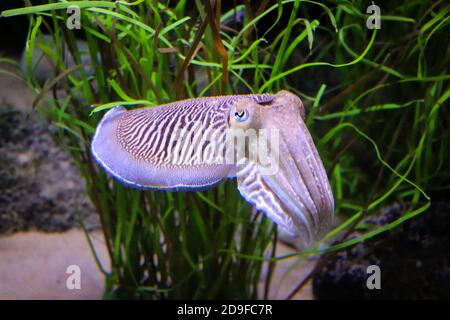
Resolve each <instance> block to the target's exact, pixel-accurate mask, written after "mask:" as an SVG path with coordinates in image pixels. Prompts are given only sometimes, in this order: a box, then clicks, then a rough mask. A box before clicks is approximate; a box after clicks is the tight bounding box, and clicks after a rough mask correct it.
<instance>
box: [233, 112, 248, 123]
mask: <svg viewBox="0 0 450 320" xmlns="http://www.w3.org/2000/svg"><path fill="white" fill-rule="evenodd" d="M234 115H235V116H236V117H237V118H238V121H245V120H247V118H248V115H247V113H246V112H245V111H242V112H241V113H239V112H235V113H234Z"/></svg>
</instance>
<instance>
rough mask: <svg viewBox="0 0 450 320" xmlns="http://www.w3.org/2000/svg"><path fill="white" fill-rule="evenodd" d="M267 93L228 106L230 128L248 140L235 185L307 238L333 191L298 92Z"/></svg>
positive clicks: (325, 213) (329, 209)
mask: <svg viewBox="0 0 450 320" xmlns="http://www.w3.org/2000/svg"><path fill="white" fill-rule="evenodd" d="M272 98H273V99H272V100H270V101H265V102H264V103H257V102H255V100H252V99H242V100H240V101H238V102H237V103H235V105H234V106H232V108H231V109H230V113H229V120H228V121H229V126H230V129H231V130H232V131H240V132H241V134H242V131H244V138H246V139H247V140H250V141H247V143H246V144H245V147H244V150H238V151H241V152H240V155H239V156H238V157H237V166H236V167H237V168H236V177H237V180H238V189H239V191H240V193H241V194H242V196H243V197H244V198H245V199H246V200H247V201H248V202H250V203H251V204H253V205H254V206H255V207H256V208H257V209H258V210H261V211H263V212H264V213H266V214H267V215H268V217H270V218H271V219H272V220H273V221H274V222H276V223H277V224H278V226H279V227H280V228H281V229H282V230H283V231H285V232H286V233H288V234H289V235H291V236H300V237H302V238H303V239H304V240H305V244H310V243H311V242H312V241H313V240H314V239H315V238H317V237H318V236H319V235H321V234H322V233H323V231H324V230H326V229H327V228H328V227H329V225H330V223H331V221H332V219H333V214H334V200H333V195H332V192H331V188H330V184H329V181H328V178H327V175H326V172H325V169H324V167H323V164H322V161H321V159H320V157H319V154H318V152H317V149H316V147H315V145H314V142H313V140H312V137H311V135H310V133H309V131H308V129H307V127H306V125H305V121H304V117H305V110H304V107H303V104H302V102H301V100H300V98H299V97H297V96H296V95H294V94H292V93H290V92H288V91H280V92H279V93H277V94H275V95H272ZM249 131H251V133H248V132H249ZM255 134H256V137H257V139H256V140H255V139H254V137H255ZM238 153H239V152H238Z"/></svg>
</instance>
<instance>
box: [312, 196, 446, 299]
mask: <svg viewBox="0 0 450 320" xmlns="http://www.w3.org/2000/svg"><path fill="white" fill-rule="evenodd" d="M404 212H405V208H404V207H402V206H400V205H394V206H392V207H389V208H386V209H385V210H382V211H381V212H380V214H379V215H378V216H377V217H371V218H369V219H366V221H365V222H366V223H370V224H375V225H378V226H381V225H386V224H388V223H389V222H391V221H394V220H395V219H397V218H399V217H400V216H402V214H403V213H404ZM359 234H360V233H359V232H354V234H353V237H355V236H357V235H359ZM449 248H450V204H448V203H434V204H432V205H431V207H430V208H429V209H428V210H427V211H426V212H424V213H422V214H420V215H419V216H416V217H414V218H413V219H411V220H408V221H406V222H405V223H403V224H401V225H399V226H398V227H396V228H394V229H393V230H390V231H388V232H385V233H382V234H380V235H378V236H376V237H374V238H372V239H370V240H368V241H365V242H364V243H360V244H357V245H355V246H352V247H350V248H348V249H346V250H344V251H342V252H340V253H338V254H337V255H336V256H335V257H334V258H333V259H332V260H331V261H330V262H329V263H328V264H327V265H326V266H325V267H324V268H323V269H322V270H321V271H320V272H318V273H317V274H316V275H315V277H314V279H313V293H314V296H315V298H316V299H448V298H449V297H450V250H449ZM369 265H378V266H379V267H380V271H381V289H380V290H377V289H373V290H369V289H368V288H367V286H366V281H367V279H368V277H369V276H370V275H371V274H368V273H367V267H368V266H369Z"/></svg>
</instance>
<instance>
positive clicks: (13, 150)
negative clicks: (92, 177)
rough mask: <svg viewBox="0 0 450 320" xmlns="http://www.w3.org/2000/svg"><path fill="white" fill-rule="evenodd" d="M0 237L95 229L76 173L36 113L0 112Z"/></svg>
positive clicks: (96, 224)
mask: <svg viewBox="0 0 450 320" xmlns="http://www.w3.org/2000/svg"><path fill="white" fill-rule="evenodd" d="M0 110H1V111H0V233H12V232H16V231H20V230H29V229H37V230H41V231H63V230H67V229H69V228H71V227H72V226H75V225H78V223H77V219H78V217H79V218H81V219H83V221H84V222H85V223H86V224H87V227H88V228H89V229H96V228H98V227H99V226H100V223H99V219H98V217H97V214H96V212H95V210H94V208H93V206H92V204H91V203H90V201H89V199H88V198H87V196H86V191H85V185H84V181H83V179H82V177H81V176H80V173H79V171H78V169H77V167H76V166H75V164H74V163H73V161H72V160H71V158H70V155H69V154H68V153H66V152H63V151H62V150H61V148H60V147H59V146H58V145H56V143H55V142H54V141H53V140H52V137H51V135H50V133H49V131H48V130H49V129H48V128H47V126H45V125H44V124H43V123H42V122H40V121H39V120H38V119H37V117H36V116H35V114H29V115H25V114H23V113H21V112H18V111H15V110H12V109H7V108H3V109H0Z"/></svg>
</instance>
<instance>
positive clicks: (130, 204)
mask: <svg viewBox="0 0 450 320" xmlns="http://www.w3.org/2000/svg"><path fill="white" fill-rule="evenodd" d="M215 3H216V6H213V2H209V1H206V2H201V1H195V6H194V5H191V2H189V3H188V2H187V1H178V2H177V3H176V4H173V3H171V2H170V1H157V2H155V1H150V0H139V1H136V2H133V3H126V2H124V1H117V2H114V1H71V2H69V1H49V3H48V4H46V5H43V6H28V7H24V8H20V9H14V10H9V11H6V12H3V13H2V15H3V18H7V17H10V16H14V15H19V14H28V15H29V19H30V31H29V36H28V40H27V49H26V51H25V55H24V62H25V65H26V66H27V69H28V70H27V71H28V72H27V75H28V81H29V83H30V85H31V86H32V87H34V88H36V90H37V91H38V92H39V93H40V95H39V97H38V99H37V100H36V101H35V105H36V106H37V105H38V104H39V102H41V101H42V100H43V99H45V101H46V104H47V106H46V107H40V108H38V110H40V111H42V112H44V113H45V114H46V115H47V116H48V118H49V119H51V120H52V123H53V125H54V126H56V127H57V128H58V132H57V134H56V138H58V139H60V141H62V142H64V143H65V144H66V145H67V146H68V149H69V150H70V152H71V154H72V156H73V159H75V161H76V163H77V164H78V166H79V168H80V170H81V172H82V174H83V176H84V177H85V179H86V183H87V188H88V193H89V196H90V198H91V199H92V202H93V203H94V205H95V207H96V209H97V211H98V212H99V214H100V217H101V220H102V226H103V232H104V235H105V240H106V244H107V248H108V251H109V254H110V257H111V268H110V270H111V271H110V272H106V271H104V272H105V274H106V276H107V283H106V288H105V297H108V298H121V297H128V298H130V297H139V298H154V299H158V298H206V299H212V298H255V297H257V295H258V285H259V281H260V278H261V270H262V267H263V265H264V263H268V266H269V268H268V272H267V277H265V279H264V290H263V291H264V294H263V297H267V296H268V294H269V293H270V283H271V274H272V270H273V268H274V265H275V264H276V263H277V261H279V260H281V259H289V258H290V259H294V258H295V259H299V261H301V259H303V258H304V257H305V256H306V255H308V254H312V253H324V252H325V253H326V254H325V255H324V258H323V259H326V258H327V256H329V255H332V254H333V253H334V252H336V251H338V250H340V249H342V248H345V247H348V246H351V245H353V244H355V243H359V242H362V241H364V240H365V239H368V238H371V237H374V236H376V235H377V234H379V233H381V232H384V231H386V230H389V229H392V228H395V227H396V226H397V225H399V224H401V223H402V222H404V221H405V220H407V219H411V218H413V217H414V216H416V215H418V214H420V213H422V212H424V211H425V210H426V209H427V208H428V206H429V203H430V194H431V195H432V196H433V197H434V198H437V199H439V198H440V197H441V198H445V197H444V195H445V192H446V191H447V190H448V185H447V184H448V178H449V174H450V170H449V168H448V161H447V159H448V157H449V149H448V139H449V138H450V137H449V132H448V130H447V129H446V128H447V127H448V123H449V116H448V112H447V113H446V112H445V111H444V108H443V106H444V104H445V103H446V102H447V100H448V98H449V97H450V89H449V85H448V84H449V79H450V75H449V73H448V69H449V64H450V61H449V57H450V54H449V46H448V41H447V35H448V31H449V30H448V28H449V19H448V17H449V6H448V5H446V4H445V3H444V1H436V2H431V1H416V2H410V1H406V0H403V1H397V2H395V3H389V4H384V3H383V5H381V10H382V11H381V29H370V28H368V27H367V24H366V20H367V18H368V16H367V15H366V5H367V4H366V3H365V2H363V1H359V0H354V1H346V0H337V1H334V0H333V1H320V2H319V1H306V0H305V1H293V0H285V1H281V0H280V1H276V2H273V3H272V2H270V1H261V3H251V2H250V1H243V4H240V5H234V6H231V7H230V4H227V5H226V4H225V2H221V1H215ZM74 4H76V5H77V7H76V8H79V9H80V10H79V13H80V19H81V20H80V24H81V29H80V31H78V32H79V33H82V36H83V37H84V39H85V46H84V45H80V42H79V41H78V40H77V38H76V33H75V32H74V30H70V29H69V28H68V27H67V22H68V21H70V19H72V18H73V15H74V12H75V13H76V12H77V11H76V9H75V11H70V10H69V12H68V10H67V9H68V8H69V6H71V5H74ZM44 31H45V32H47V33H49V35H50V39H51V41H50V43H48V42H43V41H40V39H41V38H42V37H43V33H44ZM38 48H39V49H40V50H41V52H42V53H44V54H45V55H46V56H47V57H49V58H50V61H51V64H52V65H53V72H54V75H53V77H52V79H48V80H47V81H46V82H45V83H44V84H43V85H41V84H39V83H38V82H37V81H36V79H35V78H34V76H33V75H34V73H33V68H34V66H35V65H36V64H33V53H35V50H37V49H38ZM66 52H69V53H70V56H71V57H72V59H73V64H71V65H69V64H68V63H67V59H66V57H67V54H66ZM86 61H89V62H88V63H86ZM281 89H287V90H289V91H292V92H294V93H296V94H297V95H299V96H300V97H302V99H303V101H304V102H305V104H306V106H307V110H308V112H307V118H306V123H307V125H308V127H309V129H310V131H311V132H312V135H313V137H314V138H315V141H316V144H317V147H318V150H319V153H320V155H321V157H322V159H323V162H324V165H325V168H326V169H327V171H328V175H329V177H330V179H331V185H332V188H333V193H334V196H335V199H336V215H337V217H338V220H337V221H338V223H337V225H336V227H335V228H334V229H333V230H332V231H331V232H330V233H328V235H327V236H326V237H325V239H324V241H323V244H326V243H330V241H331V240H332V239H333V240H336V241H337V242H336V243H335V244H333V245H322V246H319V244H317V245H316V246H313V247H311V248H309V249H305V250H302V251H299V252H297V253H295V254H292V255H289V256H277V255H276V250H271V251H270V252H269V256H264V252H266V250H267V248H268V247H269V245H270V243H275V242H276V240H277V234H276V231H275V229H274V228H273V225H272V224H271V223H270V222H269V221H268V220H267V219H264V218H262V217H261V216H260V215H259V214H253V215H252V214H251V212H250V211H251V207H250V206H249V205H248V204H246V203H245V201H243V200H241V198H240V196H239V195H238V193H237V191H236V189H237V188H236V182H235V181H232V180H231V181H228V182H227V183H225V184H223V185H220V186H219V187H218V188H216V189H211V190H207V191H201V192H200V191H199V192H195V193H173V192H158V191H145V192H143V191H136V190H130V189H127V188H124V187H123V186H122V185H121V184H119V183H116V182H114V181H112V180H111V179H110V178H109V177H108V176H107V175H106V174H105V173H104V172H102V171H99V170H98V167H97V166H96V165H95V164H94V161H93V159H92V157H91V154H90V142H91V138H92V135H93V132H94V128H95V126H96V124H97V123H98V121H99V119H100V117H101V114H102V113H103V111H104V110H107V109H110V108H112V107H114V106H116V105H123V106H126V107H129V108H132V107H133V106H137V105H144V106H152V105H157V104H161V103H164V102H170V101H174V100H176V99H181V98H185V97H201V96H212V95H218V94H231V93H234V94H235V93H263V92H272V93H273V92H276V91H278V90H281ZM88 105H95V108H89V107H87V106H88ZM392 202H401V203H403V204H404V205H405V207H406V208H409V209H408V210H407V211H406V212H404V214H403V215H402V216H401V217H400V218H399V219H397V220H395V221H393V222H392V223H389V224H387V225H385V226H383V227H378V226H371V225H363V224H360V223H359V222H360V221H361V219H362V218H364V217H367V216H368V215H370V214H373V213H374V212H376V210H377V209H378V208H380V207H381V206H383V205H386V204H389V203H392ZM355 228H357V229H360V230H365V232H364V233H362V234H361V235H360V236H359V237H357V238H351V239H348V238H347V236H348V235H349V234H350V231H351V230H353V229H355ZM320 266H321V263H319V264H318V268H320ZM100 267H101V268H102V270H104V268H103V267H102V266H100ZM306 280H307V279H306ZM306 280H305V281H300V283H299V284H298V286H297V287H296V288H295V289H294V290H293V292H292V294H291V295H290V296H289V297H292V296H293V295H294V294H295V292H297V291H298V290H299V289H301V287H302V286H303V285H304V284H305V282H306Z"/></svg>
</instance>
